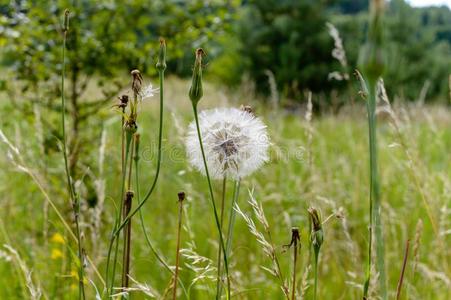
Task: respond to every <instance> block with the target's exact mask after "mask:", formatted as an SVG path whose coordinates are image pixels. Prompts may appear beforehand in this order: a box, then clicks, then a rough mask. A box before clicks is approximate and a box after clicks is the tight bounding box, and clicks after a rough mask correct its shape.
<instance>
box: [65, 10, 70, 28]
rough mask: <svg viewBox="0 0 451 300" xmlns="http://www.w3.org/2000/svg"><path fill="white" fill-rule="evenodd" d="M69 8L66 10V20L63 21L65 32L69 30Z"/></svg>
mask: <svg viewBox="0 0 451 300" xmlns="http://www.w3.org/2000/svg"><path fill="white" fill-rule="evenodd" d="M69 14H70V12H69V10H68V9H66V10H64V22H63V33H67V32H68V31H69Z"/></svg>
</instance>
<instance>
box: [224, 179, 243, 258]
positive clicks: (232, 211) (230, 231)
mask: <svg viewBox="0 0 451 300" xmlns="http://www.w3.org/2000/svg"><path fill="white" fill-rule="evenodd" d="M240 185H241V180H240V179H238V180H236V181H235V186H234V188H233V198H232V206H231V208H230V216H229V227H228V229H227V242H226V245H227V255H229V254H230V251H231V250H232V238H233V228H234V227H235V219H236V211H235V209H234V207H235V203H236V202H237V201H238V196H239V194H240Z"/></svg>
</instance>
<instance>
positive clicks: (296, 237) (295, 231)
mask: <svg viewBox="0 0 451 300" xmlns="http://www.w3.org/2000/svg"><path fill="white" fill-rule="evenodd" d="M300 239H301V236H300V234H299V228H297V227H293V228H292V229H291V242H290V244H289V245H286V247H288V248H289V247H291V246H293V279H292V284H291V300H295V299H296V273H297V272H296V269H297V268H296V267H297V262H298V243H299V250H300V249H301V245H300Z"/></svg>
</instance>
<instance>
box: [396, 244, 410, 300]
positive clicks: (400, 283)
mask: <svg viewBox="0 0 451 300" xmlns="http://www.w3.org/2000/svg"><path fill="white" fill-rule="evenodd" d="M409 247H410V240H407V241H406V250H405V252H404V259H403V261H402V269H401V275H400V276H399V281H398V285H397V287H396V300H399V299H400V298H401V288H402V283H403V280H404V273H405V271H406V265H407V259H408V258H409Z"/></svg>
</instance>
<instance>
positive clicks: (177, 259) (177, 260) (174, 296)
mask: <svg viewBox="0 0 451 300" xmlns="http://www.w3.org/2000/svg"><path fill="white" fill-rule="evenodd" d="M182 217H183V199H180V198H179V217H178V227H177V249H176V253H175V274H174V286H173V288H172V299H173V300H176V299H177V280H178V274H179V264H180V237H181V233H182Z"/></svg>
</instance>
